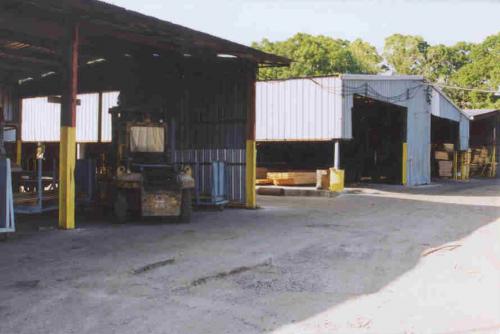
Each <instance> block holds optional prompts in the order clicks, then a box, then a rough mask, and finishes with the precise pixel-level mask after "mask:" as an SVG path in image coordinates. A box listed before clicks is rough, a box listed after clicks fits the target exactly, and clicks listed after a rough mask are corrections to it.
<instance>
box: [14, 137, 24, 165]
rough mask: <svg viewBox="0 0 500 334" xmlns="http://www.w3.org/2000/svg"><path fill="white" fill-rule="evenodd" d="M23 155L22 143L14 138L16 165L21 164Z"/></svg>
mask: <svg viewBox="0 0 500 334" xmlns="http://www.w3.org/2000/svg"><path fill="white" fill-rule="evenodd" d="M22 156H23V143H22V141H21V139H17V140H16V165H18V166H21V162H22Z"/></svg>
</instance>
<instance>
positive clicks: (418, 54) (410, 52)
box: [383, 34, 429, 74]
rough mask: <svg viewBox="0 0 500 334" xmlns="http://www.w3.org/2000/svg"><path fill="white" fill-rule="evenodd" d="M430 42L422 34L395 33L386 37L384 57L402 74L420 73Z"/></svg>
mask: <svg viewBox="0 0 500 334" xmlns="http://www.w3.org/2000/svg"><path fill="white" fill-rule="evenodd" d="M428 48H429V44H427V42H426V41H424V39H423V38H422V37H420V36H411V35H401V34H394V35H391V36H389V37H387V38H386V39H385V45H384V52H383V55H384V58H385V59H386V60H387V62H388V63H389V64H390V65H391V66H392V67H393V68H394V69H395V70H396V72H398V73H400V74H420V73H421V72H422V69H423V67H424V65H425V54H426V52H427V49H428Z"/></svg>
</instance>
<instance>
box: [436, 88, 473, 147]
mask: <svg viewBox="0 0 500 334" xmlns="http://www.w3.org/2000/svg"><path fill="white" fill-rule="evenodd" d="M431 112H432V114H433V115H434V116H438V117H441V118H446V119H449V120H452V121H455V122H459V123H460V125H459V133H460V134H459V136H460V149H461V150H466V149H468V148H469V118H468V117H466V116H465V115H464V114H463V112H462V111H461V110H460V109H458V108H457V107H456V106H455V105H453V103H451V102H450V101H449V100H448V99H447V98H446V97H445V96H444V95H443V93H442V92H440V91H438V90H437V89H435V88H434V89H432V102H431Z"/></svg>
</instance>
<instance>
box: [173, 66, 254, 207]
mask: <svg viewBox="0 0 500 334" xmlns="http://www.w3.org/2000/svg"><path fill="white" fill-rule="evenodd" d="M185 80H188V81H189V84H186V85H185V86H184V88H183V91H182V92H181V94H180V96H179V101H178V103H176V104H175V108H174V115H173V117H174V123H175V124H174V128H175V133H174V134H173V135H174V136H175V138H176V140H175V144H176V147H175V150H174V154H173V155H172V159H173V162H174V163H177V164H189V165H192V166H196V165H198V166H199V170H196V169H195V170H194V172H195V175H194V176H195V180H196V182H199V185H200V187H201V191H202V192H209V189H210V188H211V182H212V175H211V172H210V170H211V162H212V161H215V160H219V161H224V162H225V164H226V185H227V189H226V191H227V194H228V197H229V200H231V201H233V202H238V203H245V197H246V193H245V180H246V178H245V159H246V156H245V143H246V122H247V113H248V111H249V110H248V108H250V106H251V103H249V102H250V98H251V95H250V92H251V89H250V85H252V84H253V82H252V79H251V76H250V74H249V73H247V72H245V71H235V72H234V73H231V74H226V75H225V76H204V75H196V76H195V77H190V76H189V75H187V76H186V78H185ZM191 80H192V83H191Z"/></svg>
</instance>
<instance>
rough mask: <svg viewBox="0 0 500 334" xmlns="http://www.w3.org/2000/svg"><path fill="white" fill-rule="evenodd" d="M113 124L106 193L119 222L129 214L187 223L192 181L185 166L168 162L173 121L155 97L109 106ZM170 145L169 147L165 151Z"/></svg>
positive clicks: (171, 147)
mask: <svg viewBox="0 0 500 334" xmlns="http://www.w3.org/2000/svg"><path fill="white" fill-rule="evenodd" d="M110 114H111V116H112V124H113V140H112V154H111V163H112V167H111V168H112V169H111V171H112V172H111V173H112V175H111V187H110V188H111V189H110V192H109V194H110V195H111V200H112V206H113V213H114V216H115V219H116V221H117V222H119V223H123V222H125V221H127V220H128V219H129V218H130V217H134V218H142V217H158V218H166V217H178V219H180V221H182V222H186V223H187V222H189V221H190V219H191V212H192V193H193V190H194V187H195V182H194V179H193V177H192V171H191V168H190V167H189V166H177V165H174V164H173V163H172V159H171V153H172V152H171V151H172V150H173V148H174V147H175V146H174V145H173V141H174V140H175V138H174V136H172V135H171V134H172V133H173V122H168V118H169V115H168V111H167V108H166V107H165V106H164V105H163V104H162V103H161V102H159V101H156V103H155V100H154V99H153V100H151V101H149V102H147V103H142V102H141V103H140V104H136V103H132V104H131V103H126V101H124V98H123V97H122V95H120V97H119V102H118V106H117V107H114V108H111V109H110ZM169 148H170V149H169Z"/></svg>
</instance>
